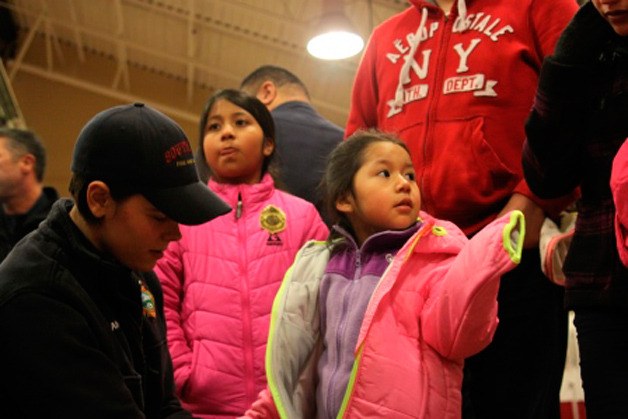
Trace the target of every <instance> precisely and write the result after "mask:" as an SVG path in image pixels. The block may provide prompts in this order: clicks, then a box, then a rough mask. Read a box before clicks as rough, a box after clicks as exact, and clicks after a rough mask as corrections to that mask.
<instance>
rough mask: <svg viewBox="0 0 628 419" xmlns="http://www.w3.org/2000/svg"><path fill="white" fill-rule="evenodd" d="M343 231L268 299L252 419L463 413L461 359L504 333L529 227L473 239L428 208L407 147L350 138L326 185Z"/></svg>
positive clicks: (511, 226)
mask: <svg viewBox="0 0 628 419" xmlns="http://www.w3.org/2000/svg"><path fill="white" fill-rule="evenodd" d="M323 182H324V184H325V191H326V198H327V204H328V207H329V210H330V212H332V213H333V215H334V216H335V221H336V224H335V226H334V228H333V231H332V233H331V235H330V237H329V239H328V240H327V241H326V242H315V241H311V242H309V243H307V244H306V245H305V246H304V247H303V248H302V249H301V250H300V251H299V253H298V254H297V257H296V259H295V262H294V263H293V265H292V267H291V268H290V270H289V271H288V273H287V274H286V276H285V278H284V281H283V284H282V286H281V288H280V290H279V292H278V294H277V297H276V298H275V301H274V303H273V310H272V313H271V323H270V333H269V340H268V346H267V351H266V373H267V379H268V388H267V389H265V390H263V391H262V392H261V393H260V396H259V398H258V400H257V401H256V402H255V403H254V404H253V405H252V406H251V409H249V410H248V411H247V412H246V414H245V416H246V417H250V418H261V417H283V418H297V417H298V418H313V417H355V418H365V417H416V418H439V419H442V418H452V419H453V418H460V415H461V404H462V403H461V400H462V397H461V385H462V367H463V363H464V359H465V358H466V357H468V356H470V355H472V354H475V353H477V352H478V351H480V350H481V349H483V348H484V347H485V346H486V345H488V344H489V342H490V341H491V339H492V337H493V334H494V332H495V329H496V327H497V323H498V319H497V291H498V289H499V284H500V277H501V275H502V274H504V273H505V272H507V271H509V270H511V269H513V268H514V267H515V266H516V265H517V263H518V262H519V260H520V257H521V250H522V243H523V239H524V230H525V227H524V219H523V215H522V213H521V212H519V211H514V212H511V213H508V214H506V215H505V216H504V217H502V218H500V219H498V220H496V221H494V222H493V223H491V224H489V225H488V226H487V227H485V228H484V229H483V230H482V231H480V232H479V233H478V234H477V235H476V236H474V237H473V239H471V240H469V239H467V238H466V236H465V235H464V233H463V232H462V231H460V229H458V228H457V227H456V226H455V225H453V224H451V223H449V222H446V221H441V220H436V219H434V218H432V217H430V216H429V215H427V214H425V213H421V212H420V208H421V197H420V193H419V187H418V185H417V182H416V179H415V169H414V167H413V165H412V160H411V158H410V154H409V152H408V148H407V146H406V145H405V143H403V142H402V141H400V140H399V139H397V138H396V137H393V136H390V135H388V134H384V133H381V132H379V131H364V132H358V133H356V134H354V135H352V136H351V137H350V138H349V139H347V140H346V141H345V142H343V143H342V144H340V145H339V146H338V147H337V148H336V149H335V150H334V151H333V152H332V154H331V156H330V160H329V163H328V165H327V170H326V173H325V177H324V180H323Z"/></svg>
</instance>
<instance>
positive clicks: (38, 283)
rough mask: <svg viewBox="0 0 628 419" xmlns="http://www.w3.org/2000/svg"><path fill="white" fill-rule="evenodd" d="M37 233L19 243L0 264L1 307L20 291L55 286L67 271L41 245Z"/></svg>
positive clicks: (46, 288) (42, 290)
mask: <svg viewBox="0 0 628 419" xmlns="http://www.w3.org/2000/svg"><path fill="white" fill-rule="evenodd" d="M40 244H41V237H40V235H39V234H38V232H37V231H35V232H33V233H31V234H30V235H29V236H27V237H26V238H25V239H24V240H22V241H21V242H20V243H18V244H17V245H16V246H15V247H14V248H13V250H12V251H11V252H10V253H9V255H8V256H7V257H6V259H4V261H3V262H2V264H0V304H2V303H3V302H4V301H6V300H7V299H8V298H9V297H10V296H11V295H15V294H18V293H20V292H29V291H33V292H44V291H45V290H48V289H50V288H53V287H55V284H56V283H57V282H58V281H57V280H58V278H59V275H60V274H62V273H63V272H64V269H63V268H62V267H60V266H59V263H58V262H57V261H56V260H55V259H54V258H52V257H51V256H50V255H49V254H48V253H47V252H45V251H43V249H42V248H41V246H40Z"/></svg>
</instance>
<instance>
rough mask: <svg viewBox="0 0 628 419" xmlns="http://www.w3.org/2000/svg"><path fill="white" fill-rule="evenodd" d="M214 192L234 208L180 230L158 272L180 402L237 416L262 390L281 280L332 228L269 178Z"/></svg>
mask: <svg viewBox="0 0 628 419" xmlns="http://www.w3.org/2000/svg"><path fill="white" fill-rule="evenodd" d="M209 186H210V188H211V189H212V190H213V191H215V192H216V193H217V194H218V195H219V196H220V197H221V198H222V199H224V200H225V201H226V202H227V203H228V204H229V205H231V206H232V208H234V211H231V212H230V213H228V214H226V215H223V216H221V217H218V218H216V219H214V220H212V221H210V222H208V223H205V224H202V225H200V226H183V225H182V226H181V233H182V236H183V237H182V238H181V240H179V241H178V242H173V243H170V246H169V247H168V249H167V250H166V252H165V254H164V257H163V258H162V259H161V260H160V261H159V262H158V263H157V266H156V268H155V272H156V273H157V276H158V277H159V279H160V281H161V284H162V286H163V292H164V309H165V314H166V322H167V327H168V346H169V348H170V353H171V355H172V362H173V365H174V376H175V384H176V387H177V392H178V394H179V397H180V398H181V402H182V404H183V405H184V407H185V408H187V409H188V410H190V411H191V412H192V413H194V415H195V416H197V417H201V418H212V417H234V416H237V415H241V414H242V413H243V412H244V411H245V410H246V409H247V408H248V407H249V406H250V405H251V403H252V402H253V401H254V400H255V399H256V396H257V394H258V393H259V391H260V390H261V389H263V388H264V386H265V385H266V379H265V371H264V353H265V351H266V340H267V336H268V323H269V316H270V310H271V305H272V301H273V298H274V297H275V294H276V292H277V290H278V288H279V285H280V284H281V280H282V278H283V276H284V274H285V272H286V270H287V269H288V267H289V266H290V265H291V264H292V261H293V260H294V257H295V255H296V253H297V251H298V250H299V249H300V248H301V246H303V244H304V243H305V242H306V241H308V240H310V239H319V240H323V239H325V238H326V237H327V235H328V229H327V227H326V226H325V224H324V223H323V221H322V220H321V218H320V216H319V214H318V212H317V211H316V209H315V207H314V206H313V205H312V204H310V203H309V202H307V201H304V200H302V199H300V198H297V197H295V196H292V195H289V194H287V193H285V192H282V191H279V190H277V189H275V187H274V183H273V181H272V178H271V177H270V176H268V175H266V176H265V177H264V178H263V179H262V181H261V182H260V183H257V184H254V185H243V184H240V185H228V184H218V183H216V182H213V181H210V183H209ZM238 202H240V204H238ZM282 222H285V225H283V229H282ZM277 230H280V231H277Z"/></svg>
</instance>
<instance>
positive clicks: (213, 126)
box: [207, 122, 220, 132]
mask: <svg viewBox="0 0 628 419" xmlns="http://www.w3.org/2000/svg"><path fill="white" fill-rule="evenodd" d="M219 129H220V124H218V123H217V122H214V123H213V124H209V125H207V131H208V132H209V131H218V130H219Z"/></svg>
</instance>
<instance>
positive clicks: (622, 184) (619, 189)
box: [611, 138, 628, 266]
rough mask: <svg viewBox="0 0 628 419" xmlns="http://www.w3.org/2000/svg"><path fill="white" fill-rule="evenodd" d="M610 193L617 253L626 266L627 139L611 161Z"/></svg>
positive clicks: (627, 258)
mask: <svg viewBox="0 0 628 419" xmlns="http://www.w3.org/2000/svg"><path fill="white" fill-rule="evenodd" d="M611 191H612V193H613V202H614V203H615V239H616V242H617V252H618V253H619V258H620V259H621V261H622V263H623V264H624V265H625V266H628V138H626V140H625V141H624V144H623V145H622V146H621V147H620V149H619V151H618V152H617V155H616V156H615V159H614V160H613V169H612V171H611Z"/></svg>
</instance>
